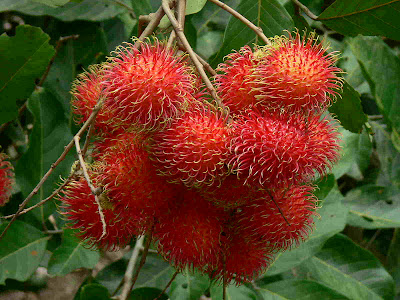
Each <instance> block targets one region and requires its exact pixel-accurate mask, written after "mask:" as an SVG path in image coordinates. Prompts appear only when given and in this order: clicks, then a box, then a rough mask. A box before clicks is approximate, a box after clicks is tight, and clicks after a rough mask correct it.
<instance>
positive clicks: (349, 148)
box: [332, 128, 372, 178]
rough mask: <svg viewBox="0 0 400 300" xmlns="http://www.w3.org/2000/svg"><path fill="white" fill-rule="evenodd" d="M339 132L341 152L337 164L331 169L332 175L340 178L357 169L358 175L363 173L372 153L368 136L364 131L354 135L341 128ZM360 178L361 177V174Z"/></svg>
mask: <svg viewBox="0 0 400 300" xmlns="http://www.w3.org/2000/svg"><path fill="white" fill-rule="evenodd" d="M339 131H340V132H341V134H342V142H341V146H342V150H341V152H340V153H341V157H340V160H339V162H338V163H336V164H335V165H334V166H333V168H332V173H333V175H335V177H336V178H340V177H342V176H343V175H344V174H346V173H347V172H349V171H351V170H353V171H354V170H355V169H357V170H358V172H359V173H360V172H361V171H364V170H365V169H366V168H367V167H368V164H369V156H370V155H371V151H372V144H371V141H370V139H369V136H368V134H367V133H366V132H365V131H364V132H363V134H356V133H352V132H350V131H348V130H345V129H343V128H340V129H339ZM360 176H361V177H362V174H360Z"/></svg>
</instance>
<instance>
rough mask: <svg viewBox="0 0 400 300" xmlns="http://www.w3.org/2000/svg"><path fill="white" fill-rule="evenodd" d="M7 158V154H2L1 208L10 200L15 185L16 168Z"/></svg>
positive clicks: (0, 170) (0, 169) (0, 154)
mask: <svg viewBox="0 0 400 300" xmlns="http://www.w3.org/2000/svg"><path fill="white" fill-rule="evenodd" d="M7 158H8V156H7V155H6V154H4V153H0V206H4V205H5V204H6V203H7V202H8V200H10V196H11V191H12V185H13V183H14V168H13V166H12V165H11V163H10V162H9V161H8V160H6V159H7Z"/></svg>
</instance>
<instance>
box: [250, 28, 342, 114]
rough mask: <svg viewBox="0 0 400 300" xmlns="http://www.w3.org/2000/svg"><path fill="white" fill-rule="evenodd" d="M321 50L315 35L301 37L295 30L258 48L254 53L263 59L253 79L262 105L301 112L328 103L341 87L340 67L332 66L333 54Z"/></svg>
mask: <svg viewBox="0 0 400 300" xmlns="http://www.w3.org/2000/svg"><path fill="white" fill-rule="evenodd" d="M325 52H326V48H324V47H323V46H322V45H321V44H320V43H319V42H318V41H317V39H316V38H315V34H310V35H309V36H308V38H307V37H303V38H302V37H300V35H299V33H298V32H297V33H295V36H292V35H289V37H286V36H283V37H278V38H275V40H274V41H273V42H272V45H271V46H265V47H263V48H259V50H258V51H256V53H258V54H255V55H258V56H261V57H263V59H262V60H261V62H260V63H259V64H258V66H257V72H256V74H257V75H256V78H257V80H256V81H258V84H259V86H260V95H259V96H258V99H259V100H260V102H262V105H263V106H265V107H267V108H271V109H278V108H279V109H282V108H283V109H289V110H291V111H305V112H307V111H314V110H324V109H326V108H327V107H328V106H330V105H331V103H332V100H333V98H334V97H335V96H336V95H337V94H338V90H339V89H340V88H341V86H342V79H341V78H340V77H338V74H340V73H342V70H341V69H339V68H337V67H335V65H334V64H335V62H336V60H337V57H336V55H335V53H329V54H325Z"/></svg>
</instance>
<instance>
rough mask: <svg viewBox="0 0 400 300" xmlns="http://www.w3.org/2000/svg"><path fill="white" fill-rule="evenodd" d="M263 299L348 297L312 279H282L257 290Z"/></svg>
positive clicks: (299, 299) (307, 299)
mask: <svg viewBox="0 0 400 300" xmlns="http://www.w3.org/2000/svg"><path fill="white" fill-rule="evenodd" d="M257 291H258V292H259V293H260V294H261V296H262V299H263V300H285V299H294V300H302V299H304V300H320V299H324V300H330V299H332V300H333V299H340V300H345V299H349V298H347V297H344V296H343V295H341V294H339V293H337V292H336V291H334V290H333V289H331V288H329V287H327V286H325V285H322V284H320V283H318V282H316V281H312V280H282V281H278V282H274V283H271V284H268V285H266V286H261V289H259V290H257Z"/></svg>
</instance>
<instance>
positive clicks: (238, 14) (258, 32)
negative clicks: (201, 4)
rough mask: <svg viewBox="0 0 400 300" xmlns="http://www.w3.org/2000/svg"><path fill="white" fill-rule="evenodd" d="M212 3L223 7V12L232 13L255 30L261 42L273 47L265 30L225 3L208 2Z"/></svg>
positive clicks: (217, 1)
mask: <svg viewBox="0 0 400 300" xmlns="http://www.w3.org/2000/svg"><path fill="white" fill-rule="evenodd" d="M208 1H211V2H212V3H214V4H216V5H218V6H219V7H221V8H222V9H223V10H226V11H227V12H228V13H230V14H231V15H232V16H234V17H235V18H237V19H238V20H240V21H241V22H243V23H244V24H245V25H246V26H247V27H249V28H250V29H251V30H253V31H254V32H255V33H256V34H257V35H258V36H259V37H260V38H261V40H262V41H263V42H264V43H265V44H266V45H271V41H270V40H269V39H268V38H267V37H266V35H265V34H264V32H263V30H262V28H261V27H258V26H256V25H254V24H253V23H252V22H251V21H249V20H248V19H246V18H245V17H244V16H243V15H241V14H240V13H238V12H237V11H236V10H234V9H233V8H231V7H230V6H228V5H226V4H225V3H223V2H221V1H219V0H208Z"/></svg>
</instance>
